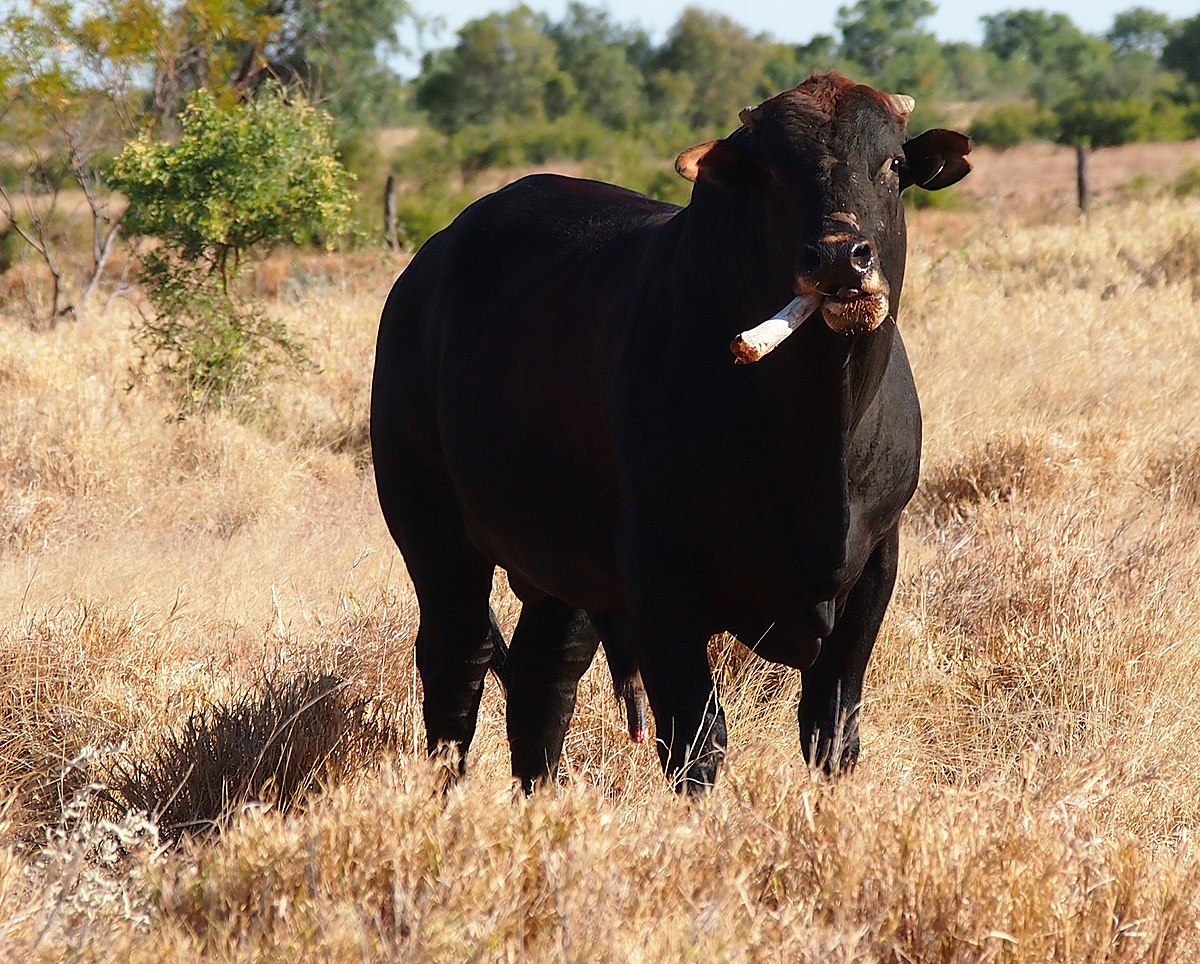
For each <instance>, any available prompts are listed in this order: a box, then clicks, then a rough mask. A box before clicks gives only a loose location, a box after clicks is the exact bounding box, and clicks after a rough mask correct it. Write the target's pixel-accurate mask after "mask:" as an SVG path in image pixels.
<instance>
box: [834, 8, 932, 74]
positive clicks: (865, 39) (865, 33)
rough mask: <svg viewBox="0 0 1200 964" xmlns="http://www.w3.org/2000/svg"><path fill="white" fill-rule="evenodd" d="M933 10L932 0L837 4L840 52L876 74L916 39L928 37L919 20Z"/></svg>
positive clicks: (910, 47)
mask: <svg viewBox="0 0 1200 964" xmlns="http://www.w3.org/2000/svg"><path fill="white" fill-rule="evenodd" d="M936 11H937V6H936V5H935V4H934V3H933V0H857V2H856V3H855V4H854V6H852V7H838V12H837V21H836V23H837V28H838V29H839V30H840V31H841V32H842V56H843V57H845V58H846V59H848V60H851V61H853V62H854V63H856V64H858V65H859V66H860V67H862V69H863V70H865V71H866V72H867V73H868V74H869V75H870V76H871V77H872V78H878V77H879V76H881V75H882V74H883V73H884V71H885V70H886V69H887V68H888V67H889V65H890V64H891V63H892V62H893V61H894V60H895V59H896V58H897V57H903V56H908V55H910V54H911V52H912V50H913V47H914V45H915V44H916V43H918V42H919V41H920V40H923V39H924V38H926V37H931V35H929V34H928V33H926V32H925V31H923V30H921V29H920V24H921V23H922V22H923V21H925V20H928V19H929V18H930V17H931V16H933V14H934V13H935V12H936Z"/></svg>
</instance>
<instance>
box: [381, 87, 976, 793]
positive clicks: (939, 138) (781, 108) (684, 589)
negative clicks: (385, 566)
mask: <svg viewBox="0 0 1200 964" xmlns="http://www.w3.org/2000/svg"><path fill="white" fill-rule="evenodd" d="M912 106H913V103H912V100H911V99H910V98H907V97H903V96H900V95H886V94H882V93H880V92H878V91H876V90H873V89H872V88H869V87H865V86H860V85H856V84H853V83H851V82H850V81H848V80H847V79H846V78H844V77H841V76H840V75H837V74H814V75H813V76H812V77H810V78H809V79H808V80H807V81H805V82H804V83H803V84H801V85H799V86H798V87H796V88H795V89H792V90H789V91H785V92H784V93H782V94H779V95H777V96H776V97H773V98H771V99H770V100H768V101H766V102H764V103H763V104H761V105H759V106H758V107H756V108H753V109H747V110H745V111H743V112H742V115H741V118H742V121H743V124H742V127H740V128H739V129H738V130H737V131H735V132H734V133H733V134H731V135H730V136H728V137H727V138H725V139H723V140H720V141H714V142H711V143H709V144H703V145H700V146H699V147H696V148H692V149H691V150H690V151H686V152H684V154H682V155H680V158H679V161H678V162H677V168H678V169H679V171H680V173H681V174H683V175H684V176H686V177H689V178H690V179H692V180H694V181H695V182H696V183H695V187H694V189H693V193H692V200H691V203H690V204H689V205H688V206H687V207H685V208H682V209H681V208H677V207H675V206H673V205H670V204H665V203H661V202H658V201H654V200H651V199H649V198H646V197H643V196H642V195H639V194H635V193H633V192H630V191H626V190H624V189H622V188H619V187H614V186H612V185H608V184H600V183H596V182H592V181H586V180H576V179H571V178H565V177H558V176H552V175H538V176H533V177H526V178H524V179H522V180H520V181H518V182H516V183H515V184H512V185H509V186H508V187H506V188H504V189H503V190H501V191H498V192H497V193H495V194H493V195H491V196H489V197H486V198H484V199H482V200H480V201H478V202H477V203H475V204H473V205H471V207H469V208H468V209H467V210H465V211H464V212H463V213H462V214H461V215H459V217H458V218H457V219H456V220H455V221H454V223H453V224H451V225H450V226H449V227H448V228H446V229H445V230H444V231H442V232H441V233H439V234H438V235H436V236H435V237H434V238H432V239H431V240H430V241H429V242H428V243H427V244H426V245H425V246H424V247H423V248H422V249H421V250H420V252H419V253H418V254H417V255H416V257H415V258H414V259H413V261H412V263H411V265H409V267H408V268H407V269H406V270H405V271H404V273H403V275H402V276H401V277H400V279H399V280H398V281H397V282H396V284H395V286H394V288H393V289H392V292H391V295H390V296H389V298H388V300H387V305H386V306H385V308H384V310H383V316H382V319H381V322H380V329H379V341H378V347H377V354H376V361H375V376H374V385H373V391H372V399H371V441H372V446H373V450H374V459H375V476H376V480H377V484H378V491H379V501H380V504H381V506H382V508H383V513H384V516H385V517H386V520H387V524H388V527H389V528H390V530H391V533H392V535H393V536H394V537H395V539H396V542H397V544H398V545H399V547H400V550H401V552H402V553H403V555H404V559H405V562H406V564H407V566H408V569H409V572H410V574H411V577H412V581H413V584H414V586H415V588H416V593H417V598H418V602H419V604H420V611H421V622H420V629H419V631H418V633H417V640H416V649H417V665H418V668H419V671H420V674H421V680H422V684H423V687H424V716H425V726H426V732H427V738H428V745H429V748H430V750H431V751H436V750H438V749H439V748H447V747H448V748H451V749H452V750H455V751H457V752H458V753H459V754H460V766H461V767H464V768H465V760H466V753H467V750H468V747H469V744H470V742H471V738H472V736H473V734H474V730H475V720H476V714H477V711H478V707H479V700H480V696H481V694H482V691H483V683H484V676H485V674H486V671H487V668H488V667H489V665H493V664H495V663H497V662H498V661H499V660H498V657H500V656H501V655H502V654H503V652H504V643H503V640H502V637H501V636H500V633H499V630H498V628H497V627H496V625H495V620H494V618H493V617H492V616H491V613H490V609H489V602H488V600H489V591H490V588H491V585H492V577H493V574H494V570H495V567H496V566H501V567H503V568H504V569H505V570H507V572H508V575H509V582H510V585H511V586H512V588H513V590H514V591H515V593H516V594H517V596H518V597H519V598H520V599H521V601H522V604H523V605H522V609H521V616H520V620H519V622H518V624H517V627H516V630H515V632H514V634H513V637H512V641H511V650H510V651H509V653H508V656H507V662H506V665H504V666H503V668H502V669H501V675H502V678H503V679H504V681H505V683H506V689H507V722H508V737H509V741H510V744H511V748H512V766H513V773H514V776H516V777H517V778H518V779H519V780H520V781H521V783H522V784H523V785H524V786H525V787H526V788H531V787H532V786H533V785H534V783H535V782H537V781H538V780H540V779H542V778H545V777H547V776H548V775H550V774H553V773H554V771H555V769H556V767H557V764H558V760H559V756H560V753H561V749H562V742H563V736H564V734H565V732H566V728H567V724H568V722H569V720H570V717H571V714H572V712H573V710H574V705H575V694H576V687H577V684H578V681H579V678H580V676H581V675H582V674H583V672H584V671H585V670H586V669H587V667H588V665H589V664H590V663H591V661H592V659H593V657H594V655H595V652H596V648H597V645H598V640H601V641H603V643H604V646H605V649H606V652H607V655H608V658H609V663H610V665H611V667H612V669H613V675H614V680H615V681H616V682H617V684H618V689H619V691H620V690H621V689H624V690H625V693H626V695H627V696H628V697H629V699H628V704H629V706H630V708H631V714H632V716H633V717H636V715H637V714H636V712H635V711H636V709H637V706H638V700H637V698H636V696H637V694H640V693H641V692H642V690H641V681H644V686H645V690H644V692H645V694H646V695H647V696H648V697H649V702H650V707H651V709H652V710H653V713H654V718H655V721H656V727H657V736H658V751H659V756H660V757H661V760H662V764H663V768H664V770H665V771H666V773H667V775H668V776H669V777H670V778H671V779H673V780H674V781H676V783H677V785H678V786H680V787H681V788H684V789H687V790H695V789H698V788H703V787H707V786H709V785H711V784H712V782H713V781H714V779H715V777H716V772H717V769H718V766H719V764H720V762H721V760H722V758H723V756H724V747H725V742H726V735H725V719H724V712H723V710H722V709H721V706H720V703H719V701H718V699H717V694H716V692H715V689H714V684H713V679H712V675H711V671H710V668H709V665H708V660H707V641H708V640H709V638H710V637H711V636H712V635H713V634H715V633H718V632H721V631H726V630H727V631H730V632H732V633H734V634H735V635H736V636H737V637H738V639H740V640H741V641H742V642H743V643H744V644H746V645H747V646H749V647H751V648H752V649H754V650H755V651H757V652H758V653H760V654H761V655H763V656H764V657H766V658H767V659H769V660H772V661H776V662H780V663H785V664H787V665H789V666H794V667H797V668H799V669H800V670H802V671H803V690H802V697H801V700H800V704H799V722H800V736H801V743H802V747H803V751H804V753H805V756H806V758H807V759H808V760H809V761H810V763H812V764H814V765H820V766H823V767H824V768H826V769H827V770H829V771H834V770H836V769H838V768H840V767H843V766H846V765H849V764H851V763H852V762H853V761H854V759H855V758H856V756H857V754H858V749H859V740H858V726H857V712H858V704H859V701H860V699H861V694H862V683H863V675H864V672H865V670H866V666H867V660H868V659H869V657H870V654H871V649H872V647H873V646H874V643H875V637H876V635H877V633H878V631H879V626H880V623H881V621H882V619H883V614H884V611H885V609H886V608H887V604H888V601H889V599H890V597H891V593H892V588H893V584H894V582H895V576H896V563H897V544H898V527H899V517H900V512H901V510H902V509H903V508H904V506H905V504H906V503H907V502H908V500H909V499H910V498H911V496H912V493H913V491H914V489H915V487H916V483H917V471H918V465H919V461H920V444H921V415H920V408H919V406H918V403H917V395H916V390H915V388H914V386H913V379H912V373H911V370H910V368H909V364H908V359H907V356H906V354H905V351H904V346H903V344H902V342H901V339H900V335H899V333H898V332H897V330H896V318H897V315H898V310H899V302H900V288H901V283H902V280H903V275H904V262H905V225H904V211H903V206H902V203H901V200H900V195H901V191H902V190H903V189H904V188H906V187H907V186H909V185H910V184H917V185H919V186H921V187H924V188H928V189H937V188H941V187H945V186H947V185H949V184H952V183H954V182H955V181H957V180H958V179H959V178H961V177H962V176H963V175H965V174H966V173H967V171H968V170H969V168H970V165H969V163H968V162H967V161H966V160H965V158H964V155H965V154H966V153H967V152H968V151H969V150H970V143H969V141H968V140H967V138H965V137H964V136H963V135H961V134H958V133H955V132H953V131H944V130H934V131H928V132H926V133H925V134H923V135H921V136H919V137H916V138H913V139H911V140H906V134H905V129H906V124H907V120H908V115H909V113H910V112H911V110H912ZM792 299H796V302H794V304H800V305H802V307H804V308H805V311H809V310H811V311H812V314H813V317H812V318H810V319H809V320H808V321H807V322H803V323H799V324H798V326H796V327H795V333H794V335H792V337H791V338H790V340H789V341H788V342H787V344H786V345H784V346H781V347H780V348H779V349H778V351H777V352H776V353H775V354H773V355H772V356H771V357H770V358H766V359H764V360H762V361H761V362H758V363H757V364H741V365H736V364H735V363H734V361H735V359H734V357H733V356H731V353H730V348H731V340H732V339H734V337H735V336H736V335H738V333H739V332H744V331H746V330H747V329H752V328H754V327H755V326H757V325H759V323H760V322H763V321H764V319H767V318H768V317H769V316H771V315H772V314H774V313H776V312H778V311H779V309H780V308H781V307H783V306H784V305H786V304H788V303H789V302H790V301H792ZM814 306H816V307H815V308H814ZM797 320H798V319H796V318H792V322H793V324H795V323H796V321H797ZM781 325H784V323H783V322H775V323H774V326H775V328H779V327H780V326H781ZM782 330H784V331H786V330H788V329H787V327H786V326H785V327H784V328H783V329H782ZM739 344H740V342H739ZM735 347H737V346H735ZM768 350H769V349H768ZM739 360H741V361H750V360H753V358H752V357H751V358H744V357H743V358H740V359H739ZM498 668H499V667H498ZM639 669H640V673H641V681H639V679H638V675H637V674H638V670H639ZM641 725H642V724H641V722H640V721H639V720H636V719H634V718H631V720H630V731H631V733H635V732H636V731H637V730H639V728H640V727H641Z"/></svg>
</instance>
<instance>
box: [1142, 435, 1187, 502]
mask: <svg viewBox="0 0 1200 964" xmlns="http://www.w3.org/2000/svg"><path fill="white" fill-rule="evenodd" d="M1146 485H1147V486H1148V487H1149V489H1150V491H1151V492H1154V493H1155V494H1157V495H1159V496H1161V497H1162V498H1164V499H1165V500H1166V501H1168V502H1172V503H1177V504H1181V505H1185V506H1189V507H1192V508H1197V507H1200V443H1198V442H1196V441H1192V442H1191V443H1190V444H1189V443H1182V442H1181V443H1179V444H1178V445H1176V446H1174V447H1173V448H1172V449H1170V450H1169V451H1166V452H1163V453H1160V454H1158V455H1155V456H1154V457H1153V458H1151V459H1150V461H1149V463H1148V464H1147V466H1146Z"/></svg>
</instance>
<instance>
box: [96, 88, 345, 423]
mask: <svg viewBox="0 0 1200 964" xmlns="http://www.w3.org/2000/svg"><path fill="white" fill-rule="evenodd" d="M180 122H181V126H182V131H183V133H182V136H181V137H180V138H179V140H178V141H176V142H174V143H167V142H165V141H155V140H152V139H150V138H149V137H145V136H143V137H140V138H138V139H136V140H134V141H132V142H131V143H130V144H129V145H127V147H126V148H125V150H124V151H123V152H122V153H121V154H120V156H119V157H117V158H116V160H115V161H114V162H113V165H112V170H111V173H110V179H111V182H112V183H113V184H114V186H116V187H117V189H119V190H121V191H122V192H124V194H125V195H126V197H127V198H128V199H129V209H128V212H127V214H126V223H127V225H128V228H129V230H130V231H131V232H133V233H134V234H139V235H150V236H154V237H156V238H158V239H159V240H160V241H161V242H162V247H161V248H158V249H156V250H155V251H154V252H153V253H152V254H151V255H150V256H149V257H148V258H147V260H146V263H145V267H144V275H143V282H144V284H145V286H146V290H147V293H148V297H149V300H150V303H151V305H152V307H153V309H154V316H153V317H152V318H150V319H147V320H146V321H145V322H144V323H143V325H142V327H141V329H140V331H139V332H138V335H139V338H140V340H141V342H142V345H143V348H144V350H145V353H146V357H147V364H148V365H149V366H150V367H153V368H156V370H157V371H158V372H159V373H160V374H161V375H162V376H163V377H164V379H165V380H166V382H167V383H168V385H169V386H170V387H171V389H172V390H173V391H174V392H175V394H176V398H177V399H178V401H179V404H180V414H181V415H186V414H189V413H191V412H192V411H195V410H196V409H198V408H203V407H210V406H227V405H230V404H234V403H237V404H239V405H242V406H243V407H244V406H246V405H247V404H248V403H249V402H252V401H253V399H251V398H250V396H249V391H250V389H251V388H253V387H254V386H255V385H257V384H259V383H260V382H261V380H262V379H263V378H264V377H265V376H266V374H267V373H268V371H269V369H270V368H271V367H272V366H273V365H275V364H279V363H285V362H286V363H289V364H297V363H300V362H302V361H303V359H304V353H303V349H302V347H301V346H299V345H298V344H297V343H296V342H294V341H292V340H291V339H290V337H289V336H288V334H287V332H286V329H285V328H284V327H283V325H282V324H281V323H279V322H276V321H273V320H271V319H269V318H267V317H266V316H265V315H264V314H263V313H262V311H261V309H260V308H258V307H256V306H254V305H252V304H246V303H243V302H242V301H240V300H239V299H238V298H237V297H236V295H235V294H234V290H235V289H234V287H233V285H232V282H233V281H234V280H235V278H236V276H237V273H238V269H239V267H240V265H241V263H242V257H243V255H244V254H246V253H247V252H248V251H249V250H250V249H251V248H254V247H256V246H262V247H268V246H271V245H275V244H279V243H283V242H292V243H308V242H312V241H315V240H322V241H324V242H326V243H328V242H329V241H330V240H331V239H332V237H333V236H335V235H336V234H337V233H339V232H340V231H341V230H343V228H344V226H345V223H346V220H347V218H348V215H349V212H350V205H351V194H350V190H349V187H348V186H347V175H346V172H345V170H344V169H343V168H342V166H341V165H340V164H339V163H338V161H337V159H336V158H335V156H334V149H333V142H332V138H331V134H330V126H331V122H330V119H329V117H328V115H326V114H323V113H322V112H320V111H317V110H316V109H314V108H313V107H312V106H311V105H309V104H308V103H306V102H305V101H303V100H294V101H289V100H288V98H287V97H286V95H285V93H284V92H283V91H281V90H276V91H274V92H272V93H271V94H269V95H268V96H266V97H264V98H262V99H261V100H258V101H251V102H249V103H245V104H241V105H238V106H236V107H233V108H230V109H225V110H223V109H221V108H219V107H218V106H217V104H216V102H215V100H214V99H213V97H212V96H211V95H210V94H209V93H208V92H207V91H200V92H198V93H197V94H196V95H194V96H193V98H192V101H191V103H190V104H189V105H188V108H187V110H186V111H185V112H184V114H183V115H182V117H181V119H180Z"/></svg>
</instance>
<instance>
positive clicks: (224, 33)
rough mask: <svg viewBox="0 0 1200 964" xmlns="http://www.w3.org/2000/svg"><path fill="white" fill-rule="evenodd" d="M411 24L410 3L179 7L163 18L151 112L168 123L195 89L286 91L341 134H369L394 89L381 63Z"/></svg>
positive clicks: (253, 1)
mask: <svg viewBox="0 0 1200 964" xmlns="http://www.w3.org/2000/svg"><path fill="white" fill-rule="evenodd" d="M130 2H149V0H130ZM408 16H410V8H409V4H408V0H321V2H319V3H318V2H313V0H182V2H180V3H179V5H178V6H177V7H175V8H173V9H172V11H171V12H170V13H169V14H167V15H166V16H165V17H164V21H165V23H166V24H167V25H168V31H167V36H166V37H165V39H164V42H163V44H162V45H161V47H160V49H159V51H158V56H157V59H156V61H155V70H154V83H155V104H156V113H157V115H158V117H159V119H160V121H162V122H167V123H169V122H170V121H172V120H173V119H174V117H175V116H177V114H178V112H179V110H180V108H181V107H182V105H183V104H184V103H185V102H186V101H187V99H188V97H189V96H190V95H191V93H192V92H193V91H195V90H198V89H200V88H206V89H208V90H211V91H213V92H214V93H219V92H222V91H227V92H230V93H231V94H232V95H233V96H234V97H236V98H243V99H244V98H247V97H250V96H252V95H253V94H254V93H255V92H257V91H259V90H262V89H264V87H265V86H268V85H271V84H284V85H285V86H288V87H292V88H294V89H300V90H303V91H304V92H305V95H306V97H307V98H308V99H309V100H311V101H312V102H314V103H319V104H321V105H322V106H323V107H324V108H325V109H327V110H328V111H329V112H330V113H332V114H333V115H334V116H336V117H337V118H338V119H339V121H341V122H342V124H343V125H345V127H344V128H343V129H350V130H361V129H363V128H366V127H371V126H374V125H375V124H377V123H378V121H379V119H380V112H381V110H382V109H383V105H385V104H387V103H388V102H389V99H390V95H391V94H392V92H394V91H395V90H397V89H398V88H399V78H398V77H397V76H396V75H395V73H394V72H393V71H392V69H391V68H390V67H389V66H388V64H387V60H386V57H387V55H388V54H389V53H394V52H396V51H397V50H398V49H399V40H398V37H397V29H398V27H399V25H400V23H401V22H402V21H403V20H404V19H405V18H406V17H408Z"/></svg>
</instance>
